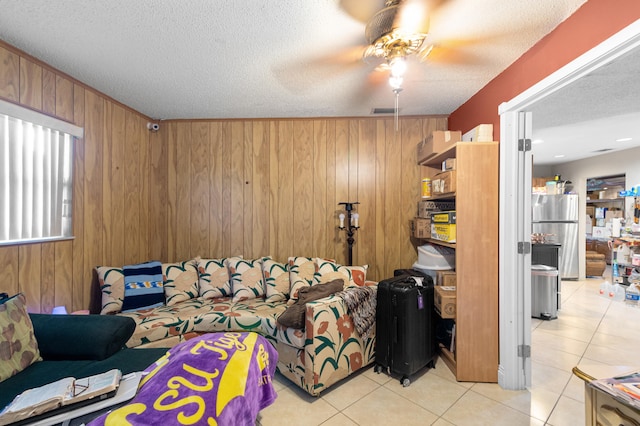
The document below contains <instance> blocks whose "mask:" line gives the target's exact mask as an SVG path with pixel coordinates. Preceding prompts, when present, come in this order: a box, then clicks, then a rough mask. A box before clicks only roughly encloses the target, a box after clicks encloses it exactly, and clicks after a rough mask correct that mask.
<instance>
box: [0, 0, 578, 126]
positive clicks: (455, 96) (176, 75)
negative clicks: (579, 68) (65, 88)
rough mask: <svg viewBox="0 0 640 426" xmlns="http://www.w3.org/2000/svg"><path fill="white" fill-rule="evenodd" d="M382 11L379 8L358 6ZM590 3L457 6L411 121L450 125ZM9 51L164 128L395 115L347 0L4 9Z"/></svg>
mask: <svg viewBox="0 0 640 426" xmlns="http://www.w3.org/2000/svg"><path fill="white" fill-rule="evenodd" d="M362 1H363V2H365V3H372V2H373V3H375V2H378V3H382V2H381V0H362ZM584 2H585V0H482V1H479V0H449V1H444V2H442V3H443V6H441V7H440V8H439V9H438V10H437V11H436V12H435V13H434V15H433V16H432V19H431V31H430V36H429V37H430V40H431V42H432V43H434V44H435V46H436V48H435V49H434V51H433V53H432V55H431V56H430V57H429V58H428V60H427V61H426V62H423V63H418V62H417V61H410V63H409V70H408V72H407V75H406V77H405V83H404V85H403V87H404V91H403V92H402V93H401V95H400V114H401V115H422V114H449V113H451V112H452V111H454V110H455V109H456V108H457V107H458V106H460V105H461V104H462V103H464V102H465V101H466V100H467V99H469V98H470V97H471V96H472V95H473V94H475V93H476V92H477V91H478V90H479V89H480V88H482V87H483V86H484V85H485V84H486V83H488V82H489V81H490V80H491V79H492V78H494V77H495V76H496V75H497V74H499V73H500V72H501V71H502V70H504V69H505V68H506V67H507V66H509V65H510V64H511V63H512V62H514V61H515V60H516V59H517V58H518V57H519V56H520V55H522V53H524V52H525V51H527V50H528V49H529V48H530V47H531V46H533V45H534V44H535V43H536V42H537V41H538V40H539V39H540V38H542V37H543V36H544V35H546V34H548V33H549V32H550V31H551V30H553V29H554V28H555V27H556V26H557V25H558V24H559V23H560V22H562V21H563V20H564V19H566V18H567V17H568V16H569V15H571V14H572V13H573V12H574V11H575V10H576V9H577V8H578V7H579V6H580V5H581V4H582V3H584ZM0 39H2V40H4V41H6V42H8V43H9V44H12V45H14V46H16V47H18V48H20V49H22V50H24V51H25V52H27V53H29V54H31V55H33V56H35V57H37V58H39V59H41V60H43V61H44V62H46V63H48V64H50V65H52V66H53V67H55V68H57V69H59V70H61V71H63V72H65V73H67V74H69V75H70V76H72V77H74V78H76V79H78V80H80V81H82V82H84V83H86V84H88V85H89V86H91V87H94V88H96V89H98V90H100V91H101V92H103V93H105V94H107V95H108V96H110V97H112V98H114V99H116V100H118V101H120V102H122V103H123V104H125V105H128V106H130V107H132V108H134V109H135V110H137V111H140V112H141V113H143V114H146V115H148V116H150V117H153V118H157V119H173V118H271V117H323V116H330V117H338V116H368V115H370V114H371V111H372V109H373V108H389V107H393V105H394V97H393V94H392V92H391V90H390V88H389V86H388V84H387V83H386V81H385V77H384V75H383V74H382V73H380V72H373V70H374V68H375V66H376V64H375V63H371V64H365V63H364V62H363V61H361V60H360V54H361V52H362V48H363V44H364V42H365V40H364V24H363V23H362V22H359V21H357V20H355V19H353V18H352V17H351V16H349V15H347V13H345V11H344V10H343V9H341V7H340V2H339V0H304V1H301V0H272V1H266V0H262V1H260V0H243V1H239V0H220V1H204V0H180V1H177V0H136V1H131V0H108V1H104V0H103V1H91V2H87V1H83V0H55V1H44V0H0Z"/></svg>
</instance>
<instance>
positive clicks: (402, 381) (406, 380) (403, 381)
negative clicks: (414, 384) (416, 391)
mask: <svg viewBox="0 0 640 426" xmlns="http://www.w3.org/2000/svg"><path fill="white" fill-rule="evenodd" d="M400 384H401V385H402V387H404V388H406V387H407V386H409V385H410V384H411V380H409V378H408V377H407V376H404V377H403V378H402V379H400Z"/></svg>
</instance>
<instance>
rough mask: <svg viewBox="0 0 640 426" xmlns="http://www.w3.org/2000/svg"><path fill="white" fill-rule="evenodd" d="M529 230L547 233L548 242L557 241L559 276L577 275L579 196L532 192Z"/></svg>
mask: <svg viewBox="0 0 640 426" xmlns="http://www.w3.org/2000/svg"><path fill="white" fill-rule="evenodd" d="M531 210H532V212H531V222H532V226H531V227H532V229H531V232H532V233H540V234H549V236H548V237H547V242H551V243H557V244H560V245H561V247H560V267H559V268H558V269H559V273H560V278H561V279H567V278H569V279H577V278H578V195H577V194H558V195H544V194H533V196H532V199H531Z"/></svg>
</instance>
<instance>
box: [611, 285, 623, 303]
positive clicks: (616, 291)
mask: <svg viewBox="0 0 640 426" xmlns="http://www.w3.org/2000/svg"><path fill="white" fill-rule="evenodd" d="M625 295H626V291H625V289H624V287H622V286H621V285H620V284H618V283H615V284H614V285H613V286H612V288H611V291H610V292H609V297H611V298H612V299H613V300H614V301H616V302H624V298H625Z"/></svg>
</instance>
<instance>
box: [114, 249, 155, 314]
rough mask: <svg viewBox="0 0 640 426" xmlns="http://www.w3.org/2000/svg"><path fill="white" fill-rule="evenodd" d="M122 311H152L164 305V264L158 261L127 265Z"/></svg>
mask: <svg viewBox="0 0 640 426" xmlns="http://www.w3.org/2000/svg"><path fill="white" fill-rule="evenodd" d="M122 273H123V274H124V299H123V300H122V311H133V310H138V309H150V308H154V307H156V306H160V305H162V304H164V289H163V286H164V279H163V276H162V264H161V263H160V262H158V261H151V262H144V263H139V264H135V265H126V266H124V267H123V268H122Z"/></svg>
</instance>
